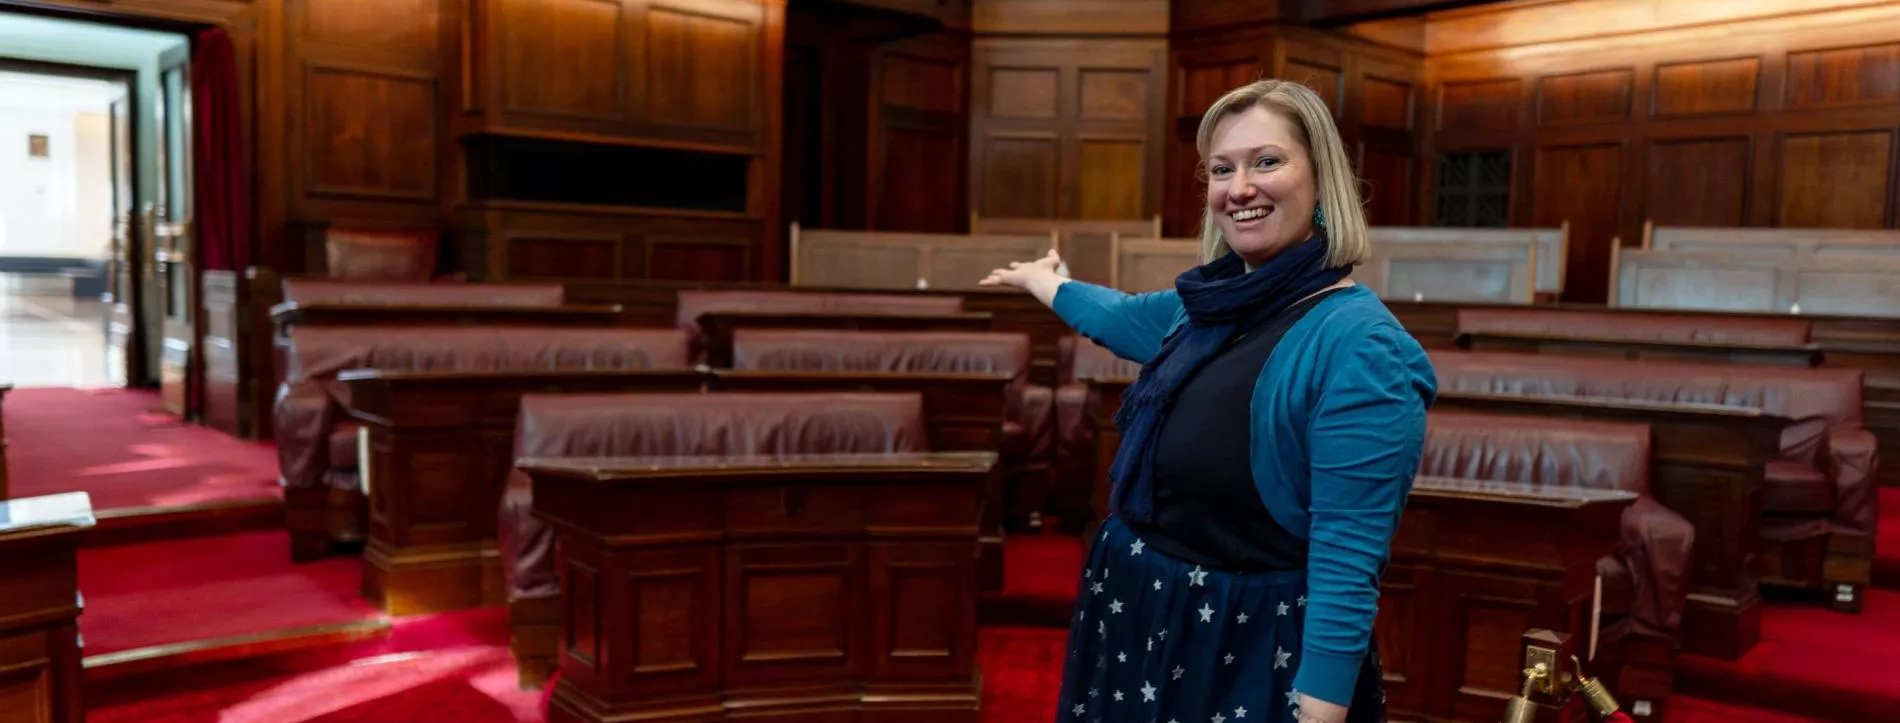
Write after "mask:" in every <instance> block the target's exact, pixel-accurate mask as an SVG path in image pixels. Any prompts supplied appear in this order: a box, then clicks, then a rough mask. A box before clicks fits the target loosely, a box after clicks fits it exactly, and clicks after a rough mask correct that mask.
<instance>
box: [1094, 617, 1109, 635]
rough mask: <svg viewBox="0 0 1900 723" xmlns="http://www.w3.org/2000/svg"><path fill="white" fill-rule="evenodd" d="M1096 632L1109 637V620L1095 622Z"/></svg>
mask: <svg viewBox="0 0 1900 723" xmlns="http://www.w3.org/2000/svg"><path fill="white" fill-rule="evenodd" d="M1095 632H1098V633H1101V634H1103V635H1107V634H1108V621H1107V620H1097V621H1095Z"/></svg>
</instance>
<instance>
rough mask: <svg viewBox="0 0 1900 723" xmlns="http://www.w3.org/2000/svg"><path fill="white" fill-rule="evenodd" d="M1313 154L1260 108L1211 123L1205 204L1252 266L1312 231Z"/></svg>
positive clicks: (1286, 126) (1277, 117)
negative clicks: (1212, 135) (1212, 127)
mask: <svg viewBox="0 0 1900 723" xmlns="http://www.w3.org/2000/svg"><path fill="white" fill-rule="evenodd" d="M1317 178H1318V174H1317V173H1315V171H1314V168H1313V161H1312V156H1311V155H1310V154H1308V153H1307V152H1306V147H1305V146H1303V145H1301V144H1300V139H1299V134H1298V133H1297V132H1296V130H1295V128H1294V126H1293V123H1292V122H1291V121H1288V120H1287V119H1285V118H1283V117H1281V116H1280V114H1278V113H1274V112H1273V111H1270V110H1267V109H1266V108H1262V107H1260V106H1254V107H1252V108H1248V109H1247V110H1246V111H1245V112H1242V113H1237V114H1234V115H1230V116H1228V117H1227V118H1226V119H1224V120H1222V121H1220V123H1219V124H1217V125H1215V126H1214V137H1213V140H1212V142H1211V143H1210V144H1209V146H1208V156H1207V207H1208V209H1209V210H1211V211H1213V214H1214V223H1215V224H1217V225H1218V226H1219V227H1220V230H1221V233H1222V234H1224V235H1226V236H1227V243H1228V245H1230V246H1233V247H1234V251H1235V252H1236V253H1239V254H1240V256H1241V258H1244V259H1246V260H1247V261H1248V263H1251V264H1259V263H1260V262H1262V261H1265V260H1267V259H1268V258H1271V257H1272V256H1273V255H1274V254H1276V253H1279V252H1280V250H1281V249H1284V248H1287V247H1289V246H1292V245H1294V244H1298V243H1299V242H1301V241H1305V240H1306V238H1307V237H1308V236H1311V235H1312V233H1313V205H1314V204H1315V203H1316V202H1317V200H1318V198H1319V186H1318V181H1317Z"/></svg>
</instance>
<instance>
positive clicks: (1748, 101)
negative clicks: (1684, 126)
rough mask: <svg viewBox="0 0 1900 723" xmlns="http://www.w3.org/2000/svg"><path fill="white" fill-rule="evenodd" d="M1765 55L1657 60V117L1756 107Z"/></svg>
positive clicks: (1653, 110) (1654, 106) (1654, 104)
mask: <svg viewBox="0 0 1900 723" xmlns="http://www.w3.org/2000/svg"><path fill="white" fill-rule="evenodd" d="M1760 77H1761V58H1729V59H1726V60H1701V61H1685V62H1680V63H1657V64H1656V82H1655V89H1656V93H1655V100H1654V102H1653V103H1652V106H1651V112H1653V113H1654V114H1655V115H1656V116H1657V117H1659V118H1660V117H1666V116H1691V115H1709V114H1717V113H1748V112H1751V111H1753V110H1755V95H1756V84H1757V83H1758V82H1759V79H1760Z"/></svg>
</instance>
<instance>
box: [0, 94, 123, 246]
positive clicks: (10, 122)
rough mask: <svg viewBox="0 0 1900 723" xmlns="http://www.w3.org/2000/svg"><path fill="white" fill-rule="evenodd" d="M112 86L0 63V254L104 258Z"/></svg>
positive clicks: (109, 198) (109, 209)
mask: <svg viewBox="0 0 1900 723" xmlns="http://www.w3.org/2000/svg"><path fill="white" fill-rule="evenodd" d="M114 92H115V88H114V85H113V84H112V83H109V82H106V81H101V80H88V79H83V78H61V77H54V76H43V75H28V74H24V73H12V72H6V71H0V258H56V259H88V260H100V261H103V260H104V259H105V258H107V256H108V254H109V253H110V249H111V242H112V237H111V236H112V166H111V164H112V139H111V135H110V134H111V116H110V114H109V111H110V103H111V98H112V96H113V93H114Z"/></svg>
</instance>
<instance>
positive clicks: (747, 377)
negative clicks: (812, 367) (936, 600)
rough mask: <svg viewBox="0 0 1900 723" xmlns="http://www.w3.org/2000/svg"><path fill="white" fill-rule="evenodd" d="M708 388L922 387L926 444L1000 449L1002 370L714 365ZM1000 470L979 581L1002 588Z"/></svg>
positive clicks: (988, 501)
mask: <svg viewBox="0 0 1900 723" xmlns="http://www.w3.org/2000/svg"><path fill="white" fill-rule="evenodd" d="M712 374H713V379H712V382H711V384H710V386H711V387H712V388H713V389H730V390H734V391H749V392H759V391H801V392H809V391H821V390H847V391H863V392H908V391H916V392H922V393H923V395H924V424H925V425H926V426H927V427H928V428H929V430H930V449H931V450H933V451H939V452H999V451H1001V450H1002V448H1003V423H1004V420H1005V418H1006V415H1005V414H1004V412H1005V411H1006V409H1007V407H1008V401H1007V400H1008V394H1009V384H1010V376H1009V375H1007V374H952V373H932V372H797V371H734V370H730V369H716V370H713V372H712ZM1002 474H1003V470H1002V469H1001V468H998V469H997V470H996V476H995V477H994V478H992V479H991V480H989V482H988V483H987V484H986V485H985V487H984V490H983V533H982V538H981V548H982V555H981V557H982V562H981V564H980V565H979V566H978V574H977V581H978V586H979V587H981V588H982V589H983V590H985V591H994V590H1001V589H1003V507H1004V505H1003V492H1004V489H1003V487H1004V485H1003V478H1002Z"/></svg>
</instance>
